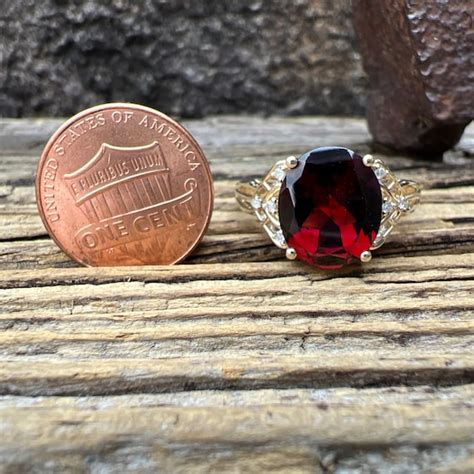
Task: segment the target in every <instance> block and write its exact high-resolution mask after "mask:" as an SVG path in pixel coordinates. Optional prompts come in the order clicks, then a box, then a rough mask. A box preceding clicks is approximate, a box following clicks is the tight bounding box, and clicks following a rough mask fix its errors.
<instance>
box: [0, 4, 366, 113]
mask: <svg viewBox="0 0 474 474" xmlns="http://www.w3.org/2000/svg"><path fill="white" fill-rule="evenodd" d="M0 32H1V36H0V115H1V116H9V117H23V116H51V115H61V116H65V115H70V114H73V113H75V112H77V111H79V110H81V109H83V108H85V107H87V106H91V105H95V104H98V103H102V102H110V101H133V102H138V103H143V104H146V105H149V106H153V107H156V108H158V109H160V110H162V111H163V112H166V113H169V114H173V115H178V116H184V117H201V116H204V115H209V114H219V113H260V114H275V113H276V114H342V115H360V114H363V113H364V110H365V100H366V79H365V75H364V73H363V71H362V66H361V61H360V56H359V54H358V52H357V46H356V41H355V35H354V31H353V26H352V15H351V1H350V0H109V1H105V0H104V1H100V0H88V1H86V0H70V1H66V0H63V1H61V0H42V1H38V0H0Z"/></svg>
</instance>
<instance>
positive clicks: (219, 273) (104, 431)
mask: <svg viewBox="0 0 474 474" xmlns="http://www.w3.org/2000/svg"><path fill="white" fill-rule="evenodd" d="M58 124H59V122H58V121H57V120H0V144H1V146H0V237H1V239H0V240H1V241H0V308H1V309H0V313H1V317H0V355H1V360H2V362H1V363H0V428H1V429H0V440H1V442H0V466H2V468H3V470H4V471H5V472H12V473H16V472H61V473H63V472H90V471H93V472H95V471H106V472H120V473H125V472H137V471H141V472H164V473H169V472H172V473H174V472H177V473H185V472H192V473H196V472H197V473H225V472H244V473H262V472H263V473H265V472H275V473H287V472H290V473H291V472H294V473H302V472H304V473H305V472H311V473H319V472H326V473H330V472H334V473H338V472H363V473H365V472H374V473H375V472H381V473H385V472H410V473H411V472H415V473H416V472H418V473H422V472H424V473H428V472H437V473H440V472H443V473H460V472H465V473H468V472H471V471H472V468H471V466H472V461H473V457H474V442H473V438H472V432H473V430H472V427H473V426H474V407H473V404H472V403H471V401H472V400H473V398H474V387H473V385H472V381H473V380H474V355H473V353H472V344H473V340H474V322H473V317H472V315H473V312H474V297H473V295H474V222H473V220H472V216H473V215H474V182H473V179H472V177H473V176H474V160H472V159H471V158H465V157H464V154H469V153H472V151H469V145H470V146H471V150H472V144H473V143H474V126H473V127H469V128H468V129H467V131H466V135H465V140H464V139H463V141H462V142H461V144H460V146H462V147H463V149H462V150H457V151H449V152H447V153H446V157H445V158H446V162H444V163H433V162H429V161H425V162H420V161H419V160H414V159H410V158H407V157H405V156H397V157H393V156H392V157H387V156H383V155H380V156H379V157H380V158H382V159H383V160H384V161H386V162H387V164H388V165H389V166H390V167H391V168H392V169H393V170H394V171H395V172H397V173H399V174H400V175H401V174H403V176H404V177H406V178H408V179H417V180H419V181H420V182H422V183H423V184H424V185H425V188H426V189H425V190H424V192H423V200H422V202H421V203H420V207H419V209H418V210H417V211H416V212H415V213H414V214H411V215H410V216H408V217H406V218H405V219H404V220H403V221H401V222H400V224H399V226H397V229H396V230H395V231H394V233H393V235H392V236H391V237H390V240H389V241H388V242H387V243H386V244H385V245H384V247H382V248H381V249H380V252H379V255H378V256H377V258H375V259H374V260H373V261H372V262H370V263H369V264H367V265H366V266H361V267H360V268H359V267H357V266H356V267H353V268H347V269H344V270H342V271H338V272H335V273H331V272H329V273H328V272H319V271H316V270H312V269H311V268H309V269H308V266H306V265H303V264H298V263H296V262H288V261H286V260H285V258H284V257H283V256H282V255H281V250H279V249H277V248H275V247H274V246H273V244H272V243H271V242H270V240H269V239H268V237H267V236H266V235H264V233H262V231H261V228H260V226H259V225H258V224H257V223H256V222H255V220H254V218H253V217H252V216H250V215H248V216H247V215H245V214H244V213H242V212H241V211H240V210H239V209H238V206H237V204H236V203H235V201H234V197H233V194H234V187H235V183H236V181H239V180H242V179H246V178H249V177H251V176H254V175H259V174H260V175H261V174H263V173H265V171H267V170H268V169H269V167H270V166H271V164H272V163H274V162H275V161H276V160H277V159H279V158H281V157H286V156H288V155H289V154H298V153H301V152H303V151H305V150H306V149H309V148H310V147H311V146H314V144H315V143H317V144H319V145H321V146H325V145H330V144H334V143H338V144H340V145H341V146H346V147H349V148H356V147H357V148H358V149H359V150H360V151H361V153H362V152H365V153H366V152H368V149H367V148H365V149H364V148H363V146H362V148H361V145H360V144H362V143H364V142H367V141H368V139H369V135H368V134H367V132H366V126H365V122H364V120H360V119H340V118H311V117H305V118H304V119H302V118H270V119H261V118H255V117H253V118H249V117H220V118H219V120H216V119H206V120H199V121H193V122H192V131H193V134H195V136H196V138H198V139H199V141H200V143H203V144H205V151H206V154H207V155H208V156H209V158H210V159H211V160H212V164H213V171H214V173H215V176H216V205H215V212H214V215H213V219H212V222H211V224H210V226H209V230H208V232H207V233H206V236H205V237H204V239H203V241H202V243H201V245H200V246H199V249H198V250H197V252H196V253H195V255H193V256H192V257H191V258H189V259H188V261H187V263H186V264H185V265H177V266H171V267H135V268H131V267H127V268H117V267H115V268H77V266H75V265H73V263H72V262H71V261H70V259H68V258H67V256H65V255H64V253H62V252H61V251H60V250H59V249H58V248H57V247H56V246H55V245H54V243H53V242H51V240H50V239H49V238H48V236H47V234H46V233H45V231H44V227H43V226H42V224H41V220H40V219H39V217H38V214H37V212H36V209H35V202H34V188H33V185H32V178H33V174H34V168H35V166H36V162H37V158H36V156H37V152H38V143H42V141H43V140H44V139H45V138H46V137H47V136H48V135H50V133H51V131H52V130H54V129H55V128H56V127H57V126H58ZM249 124H250V126H251V130H252V133H249ZM402 171H403V173H402ZM0 470H1V469H0Z"/></svg>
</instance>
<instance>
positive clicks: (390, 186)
mask: <svg viewBox="0 0 474 474" xmlns="http://www.w3.org/2000/svg"><path fill="white" fill-rule="evenodd" d="M368 156H369V158H371V157H370V155H368ZM369 161H370V165H369V166H371V167H372V168H373V170H374V173H375V176H376V177H377V179H378V181H379V183H380V188H381V190H382V198H383V204H382V222H381V224H380V228H379V231H378V233H377V237H376V238H375V240H374V242H373V244H372V247H371V250H375V249H378V248H379V247H381V246H382V245H383V244H384V243H385V240H386V239H387V237H388V236H389V235H390V233H391V232H392V230H393V228H394V227H395V225H396V223H397V222H398V221H399V219H400V218H401V217H402V216H403V215H404V214H407V213H410V212H412V211H413V210H414V208H415V206H416V204H418V202H419V193H420V188H419V187H418V185H416V184H415V183H414V182H413V181H406V180H405V181H399V180H398V179H397V178H396V177H395V176H394V175H393V173H392V172H391V171H390V170H389V169H388V168H387V167H386V166H385V164H384V163H383V162H382V161H381V160H373V161H371V160H369Z"/></svg>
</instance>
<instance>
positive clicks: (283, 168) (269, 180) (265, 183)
mask: <svg viewBox="0 0 474 474" xmlns="http://www.w3.org/2000/svg"><path fill="white" fill-rule="evenodd" d="M288 169H289V168H288V164H287V162H286V160H281V161H278V162H277V163H275V165H274V166H273V168H272V169H271V170H270V172H269V173H268V174H267V175H266V176H265V178H264V179H263V180H262V181H258V182H256V189H255V195H254V197H253V198H252V200H251V201H250V205H251V207H252V209H253V211H254V212H255V215H256V216H257V219H258V221H259V222H261V224H262V225H263V228H264V229H265V231H266V232H267V234H268V235H269V237H270V239H272V242H273V243H274V244H275V245H276V246H277V247H279V248H281V249H286V248H288V245H287V243H286V240H285V237H284V236H283V232H282V231H281V227H280V219H279V217H278V194H279V192H280V187H281V183H282V181H283V180H284V179H285V176H286V173H287V171H288Z"/></svg>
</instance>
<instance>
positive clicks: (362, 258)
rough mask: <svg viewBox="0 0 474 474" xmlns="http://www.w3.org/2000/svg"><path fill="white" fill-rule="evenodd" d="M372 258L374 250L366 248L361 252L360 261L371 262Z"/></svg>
mask: <svg viewBox="0 0 474 474" xmlns="http://www.w3.org/2000/svg"><path fill="white" fill-rule="evenodd" d="M371 260H372V252H369V251H368V250H366V251H365V252H362V253H361V254H360V261H361V262H362V263H367V262H370V261H371Z"/></svg>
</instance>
